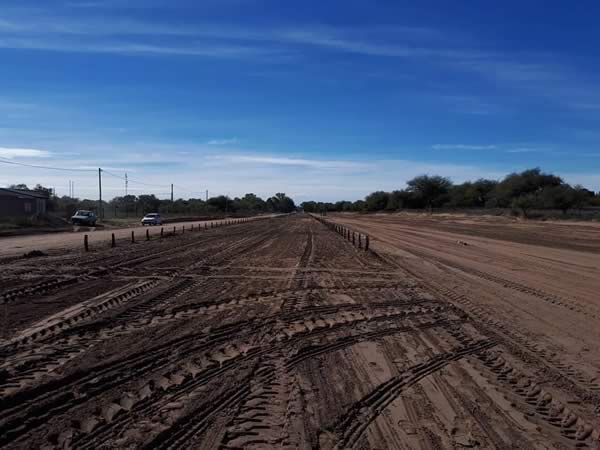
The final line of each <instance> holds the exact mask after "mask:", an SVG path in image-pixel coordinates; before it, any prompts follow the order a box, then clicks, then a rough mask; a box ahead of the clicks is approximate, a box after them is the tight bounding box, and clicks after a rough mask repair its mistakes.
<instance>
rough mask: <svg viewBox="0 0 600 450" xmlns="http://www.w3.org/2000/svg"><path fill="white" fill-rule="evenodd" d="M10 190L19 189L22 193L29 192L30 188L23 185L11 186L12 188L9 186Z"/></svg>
mask: <svg viewBox="0 0 600 450" xmlns="http://www.w3.org/2000/svg"><path fill="white" fill-rule="evenodd" d="M8 188H9V189H17V190H21V191H28V190H29V187H27V185H26V184H23V183H19V184H11V185H10V186H8Z"/></svg>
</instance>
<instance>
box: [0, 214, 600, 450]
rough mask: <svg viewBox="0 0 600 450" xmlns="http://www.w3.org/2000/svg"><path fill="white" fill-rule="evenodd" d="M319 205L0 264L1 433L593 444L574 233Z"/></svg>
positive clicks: (158, 444)
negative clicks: (532, 239)
mask: <svg viewBox="0 0 600 450" xmlns="http://www.w3.org/2000/svg"><path fill="white" fill-rule="evenodd" d="M334 220H336V221H337V222H339V223H342V222H343V223H347V224H349V225H351V226H352V227H353V228H355V229H364V230H365V231H367V230H368V232H369V233H371V234H372V235H373V237H374V240H373V241H372V250H373V251H368V252H366V251H364V250H360V249H358V248H356V247H354V246H353V245H352V244H350V243H349V242H348V241H347V240H344V239H343V238H342V237H341V236H340V235H338V234H336V233H334V232H332V231H331V230H330V229H329V228H327V227H325V226H324V225H323V224H322V223H320V222H318V221H317V220H315V219H314V218H312V217H310V216H307V215H292V216H286V217H279V218H269V219H265V220H261V221H255V222H250V223H244V224H240V225H231V226H227V227H222V228H216V229H211V230H207V231H204V232H196V233H186V234H184V235H178V236H174V237H172V238H170V239H162V240H156V241H151V242H148V243H145V244H144V245H143V246H142V245H139V246H129V247H123V248H120V249H114V250H111V249H102V250H95V251H93V252H90V253H88V254H73V253H71V254H63V255H60V254H57V255H51V256H48V257H43V258H36V259H18V260H17V259H14V258H13V259H10V260H5V262H4V263H3V262H2V260H0V264H3V269H4V270H3V271H2V272H1V273H0V295H1V301H2V302H3V303H2V304H1V305H0V307H1V308H2V310H3V317H4V328H3V340H2V341H1V342H0V357H1V359H0V446H1V447H6V448H18V449H29V448H47V449H55V448H63V449H64V448H94V449H96V448H147V449H150V448H152V449H155V448H164V449H176V448H177V449H178V448H193V449H197V448H199V449H213V448H221V449H240V448H256V449H264V448H302V449H315V448H322V449H333V448H338V449H346V448H357V449H358V448H361V449H362V448H377V449H384V448H393V449H446V448H449V449H452V448H482V449H570V448H598V438H599V434H598V430H599V429H600V426H599V423H598V422H599V421H598V407H599V406H600V386H598V384H597V383H596V374H597V370H598V366H599V365H600V358H599V357H598V356H599V353H598V349H597V348H596V346H592V345H591V344H592V343H593V342H594V341H595V342H599V341H598V340H597V339H598V336H597V333H598V331H597V330H596V328H597V327H595V325H597V323H598V320H597V319H596V318H595V317H594V316H593V314H595V304H594V295H597V292H598V291H596V294H592V293H591V291H592V290H593V289H594V288H595V286H596V284H595V283H598V277H597V271H598V267H597V262H598V259H597V258H598V253H595V252H594V250H593V245H591V246H590V248H589V249H588V250H585V251H584V250H577V251H573V250H566V249H562V248H560V247H557V246H554V247H552V246H543V245H541V244H540V243H539V242H538V243H536V244H533V245H531V244H523V243H520V242H516V241H515V239H513V240H511V239H510V238H506V236H508V235H509V234H510V233H509V232H508V231H503V232H502V236H501V237H502V239H500V238H498V237H496V238H491V237H488V236H487V235H486V236H475V235H474V234H471V235H470V237H469V239H468V240H467V239H466V238H465V236H464V235H463V234H460V235H458V234H456V232H455V231H452V230H447V229H446V230H443V229H441V228H443V227H444V226H442V225H436V224H435V223H434V224H429V223H427V224H423V223H422V222H413V223H405V222H403V221H402V220H399V219H396V218H393V219H390V218H372V217H367V218H363V217H336V218H334ZM451 225H452V224H450V223H448V224H447V226H451ZM452 226H454V225H452ZM426 227H427V228H426ZM502 230H505V229H504V228H502ZM488 233H489V230H488ZM457 236H460V238H457ZM459 240H462V241H465V242H467V244H468V245H464V244H460V243H458V242H457V241H459ZM492 243H496V245H495V246H494V247H491V248H488V246H491V245H492ZM469 251H470V252H472V254H469V253H467V252H469ZM556 252H558V253H556ZM562 252H565V253H564V254H563V253H562ZM531 255H532V256H531ZM528 258H533V259H532V260H531V261H537V266H535V267H534V268H529V269H528V265H530V263H531V261H530V259H528ZM540 258H542V259H540ZM562 258H569V259H566V260H563V259H562ZM555 260H556V261H555ZM573 263H577V264H579V266H577V267H578V269H575V268H574V267H572V266H571V265H572V264H573ZM547 272H550V273H548V274H547ZM567 275H568V276H569V277H571V278H570V280H571V281H570V282H571V283H572V284H574V287H573V288H572V290H571V291H569V290H568V288H567V283H566V281H565V279H564V278H563V279H562V280H559V279H557V277H559V276H561V277H564V276H567ZM569 292H571V294H572V295H567V294H568V293H569ZM586 346H587V347H586Z"/></svg>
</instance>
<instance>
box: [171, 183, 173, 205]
mask: <svg viewBox="0 0 600 450" xmlns="http://www.w3.org/2000/svg"><path fill="white" fill-rule="evenodd" d="M171 203H173V184H172V183H171Z"/></svg>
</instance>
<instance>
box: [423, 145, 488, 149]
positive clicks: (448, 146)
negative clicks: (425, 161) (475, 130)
mask: <svg viewBox="0 0 600 450" xmlns="http://www.w3.org/2000/svg"><path fill="white" fill-rule="evenodd" d="M431 148H433V149H434V150H494V149H495V148H497V147H496V146H495V145H470V144H435V145H432V146H431Z"/></svg>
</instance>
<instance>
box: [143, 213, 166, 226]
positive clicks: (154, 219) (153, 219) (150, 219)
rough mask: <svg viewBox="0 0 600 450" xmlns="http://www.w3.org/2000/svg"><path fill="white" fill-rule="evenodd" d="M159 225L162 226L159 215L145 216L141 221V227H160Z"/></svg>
mask: <svg viewBox="0 0 600 450" xmlns="http://www.w3.org/2000/svg"><path fill="white" fill-rule="evenodd" d="M160 224H162V219H161V217H160V214H158V213H150V214H146V215H145V216H144V218H143V219H142V226H143V225H160Z"/></svg>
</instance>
